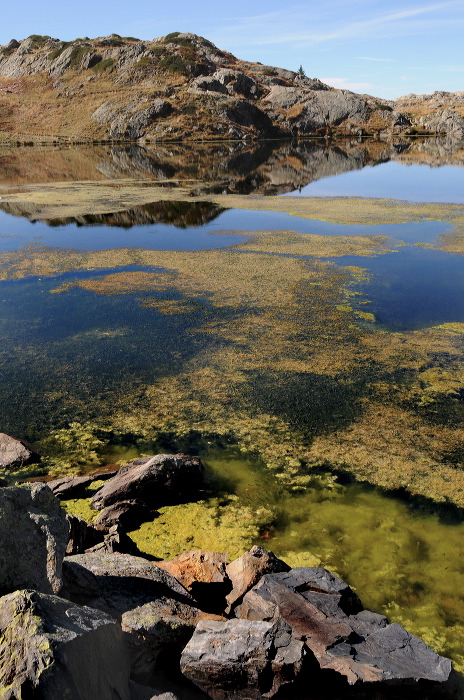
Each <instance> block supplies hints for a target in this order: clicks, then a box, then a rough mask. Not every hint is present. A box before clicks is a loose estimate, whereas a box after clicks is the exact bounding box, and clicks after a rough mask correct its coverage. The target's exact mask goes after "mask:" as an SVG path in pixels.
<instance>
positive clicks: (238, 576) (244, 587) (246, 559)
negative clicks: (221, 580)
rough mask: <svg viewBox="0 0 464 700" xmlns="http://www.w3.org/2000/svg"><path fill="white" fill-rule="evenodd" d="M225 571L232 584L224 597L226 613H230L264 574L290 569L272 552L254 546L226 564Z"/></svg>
mask: <svg viewBox="0 0 464 700" xmlns="http://www.w3.org/2000/svg"><path fill="white" fill-rule="evenodd" d="M226 571H227V576H228V577H229V579H230V581H231V583H232V590H231V591H230V593H229V594H228V595H227V597H226V601H227V605H228V609H227V611H228V612H230V610H231V609H232V608H233V607H234V606H235V605H237V604H239V603H240V602H241V600H242V598H243V596H244V595H245V593H246V592H247V591H249V590H250V588H253V586H254V585H255V584H257V583H258V581H259V579H260V578H261V577H262V576H264V574H277V573H280V572H283V571H290V567H289V565H288V564H286V563H285V562H284V561H282V560H281V559H278V558H277V557H276V556H275V554H273V553H272V552H267V551H266V550H265V549H264V548H263V547H257V546H254V547H252V548H251V549H250V551H249V552H245V554H243V555H242V556H241V557H239V558H238V559H235V561H232V562H231V563H230V564H228V565H227V567H226Z"/></svg>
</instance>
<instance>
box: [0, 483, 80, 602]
mask: <svg viewBox="0 0 464 700" xmlns="http://www.w3.org/2000/svg"><path fill="white" fill-rule="evenodd" d="M68 531H69V526H68V523H67V521H66V515H65V513H64V511H62V510H61V508H60V504H59V501H58V499H57V498H56V497H55V496H54V495H53V494H52V492H51V491H50V489H49V488H48V486H46V485H45V484H25V485H23V486H11V487H9V488H5V489H1V490H0V593H1V594H5V593H10V592H11V591H14V590H16V589H18V588H35V589H36V590H38V591H42V592H43V593H57V592H58V591H59V589H60V587H61V567H62V563H63V557H64V553H65V550H66V545H67V541H68Z"/></svg>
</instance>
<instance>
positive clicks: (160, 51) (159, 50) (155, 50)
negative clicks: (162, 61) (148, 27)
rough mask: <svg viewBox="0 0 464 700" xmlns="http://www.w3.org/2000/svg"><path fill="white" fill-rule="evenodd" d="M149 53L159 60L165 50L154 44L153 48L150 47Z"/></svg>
mask: <svg viewBox="0 0 464 700" xmlns="http://www.w3.org/2000/svg"><path fill="white" fill-rule="evenodd" d="M150 51H151V53H152V54H154V55H155V56H156V57H157V58H159V57H160V56H162V55H163V54H164V53H165V51H166V49H165V48H164V46H160V45H159V44H155V45H154V46H152V47H151V48H150Z"/></svg>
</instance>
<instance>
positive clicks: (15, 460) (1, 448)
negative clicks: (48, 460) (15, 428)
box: [0, 433, 40, 469]
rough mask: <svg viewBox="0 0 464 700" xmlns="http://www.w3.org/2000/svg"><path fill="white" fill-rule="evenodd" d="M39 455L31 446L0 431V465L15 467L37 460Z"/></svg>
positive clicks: (5, 467)
mask: <svg viewBox="0 0 464 700" xmlns="http://www.w3.org/2000/svg"><path fill="white" fill-rule="evenodd" d="M39 460H40V456H39V455H38V454H37V452H34V450H33V449H32V448H31V447H28V446H27V445H26V444H25V443H24V442H21V441H20V440H16V438H13V437H11V436H10V435H7V434H6V433H0V467H2V468H3V469H17V468H18V467H24V466H26V465H27V464H32V463H34V462H38V461H39Z"/></svg>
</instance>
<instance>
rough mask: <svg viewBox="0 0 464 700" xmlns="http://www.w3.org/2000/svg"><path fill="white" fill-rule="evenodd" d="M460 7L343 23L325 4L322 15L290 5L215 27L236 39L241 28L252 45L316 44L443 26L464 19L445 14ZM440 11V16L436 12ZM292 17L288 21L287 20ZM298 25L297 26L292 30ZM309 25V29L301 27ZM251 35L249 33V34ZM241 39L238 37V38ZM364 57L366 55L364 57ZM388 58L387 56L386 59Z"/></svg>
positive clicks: (451, 1)
mask: <svg viewBox="0 0 464 700" xmlns="http://www.w3.org/2000/svg"><path fill="white" fill-rule="evenodd" d="M458 6H459V7H462V0H446V1H445V2H435V3H430V4H428V5H422V6H420V7H418V6H417V5H416V6H415V7H409V8H405V9H402V10H398V11H396V12H386V13H385V12H384V13H381V14H377V15H373V16H370V17H369V16H368V17H366V19H363V20H359V21H352V22H344V23H342V22H341V20H340V17H341V16H342V17H343V15H341V13H340V11H339V10H337V11H335V10H336V8H335V7H334V8H332V9H333V12H332V13H330V5H329V6H327V7H326V11H325V12H324V13H323V14H322V15H318V14H317V13H315V12H314V10H313V9H311V12H309V11H308V10H307V9H303V8H302V7H301V6H296V7H295V6H293V7H289V8H286V9H285V10H281V11H275V12H269V13H266V14H262V15H255V16H251V17H249V16H248V17H236V18H231V21H230V23H228V24H227V25H226V26H224V25H222V26H221V28H220V29H219V28H218V30H219V31H220V32H221V33H224V31H225V32H226V33H227V34H228V35H229V36H230V35H231V34H233V35H234V37H235V41H236V40H237V36H236V34H237V32H238V30H240V33H241V41H243V42H244V43H245V42H246V43H247V44H248V45H254V46H266V45H267V46H271V45H277V44H289V43H301V44H302V45H307V44H310V45H313V46H314V45H318V44H323V43H325V42H330V41H334V40H340V39H355V38H360V37H362V38H365V37H366V35H367V34H369V36H370V38H373V37H385V36H393V35H394V36H398V35H399V34H402V35H405V34H406V35H412V34H417V33H424V32H428V33H430V32H432V31H436V27H437V22H438V23H439V24H440V25H441V27H442V28H443V27H444V26H452V27H454V28H456V25H457V24H460V23H462V22H464V19H463V18H462V17H459V18H457V17H456V16H452V15H449V16H444V14H443V13H444V12H445V10H447V9H452V8H454V7H458ZM438 13H439V16H437V14H438ZM289 18H291V20H292V21H291V22H289ZM295 26H298V27H300V29H298V30H295V29H294V27H295ZM304 26H308V27H310V29H309V30H306V29H304V30H301V27H304ZM250 34H251V35H252V36H250ZM239 41H240V40H239ZM367 60H371V59H369V57H367ZM386 60H389V59H386Z"/></svg>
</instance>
